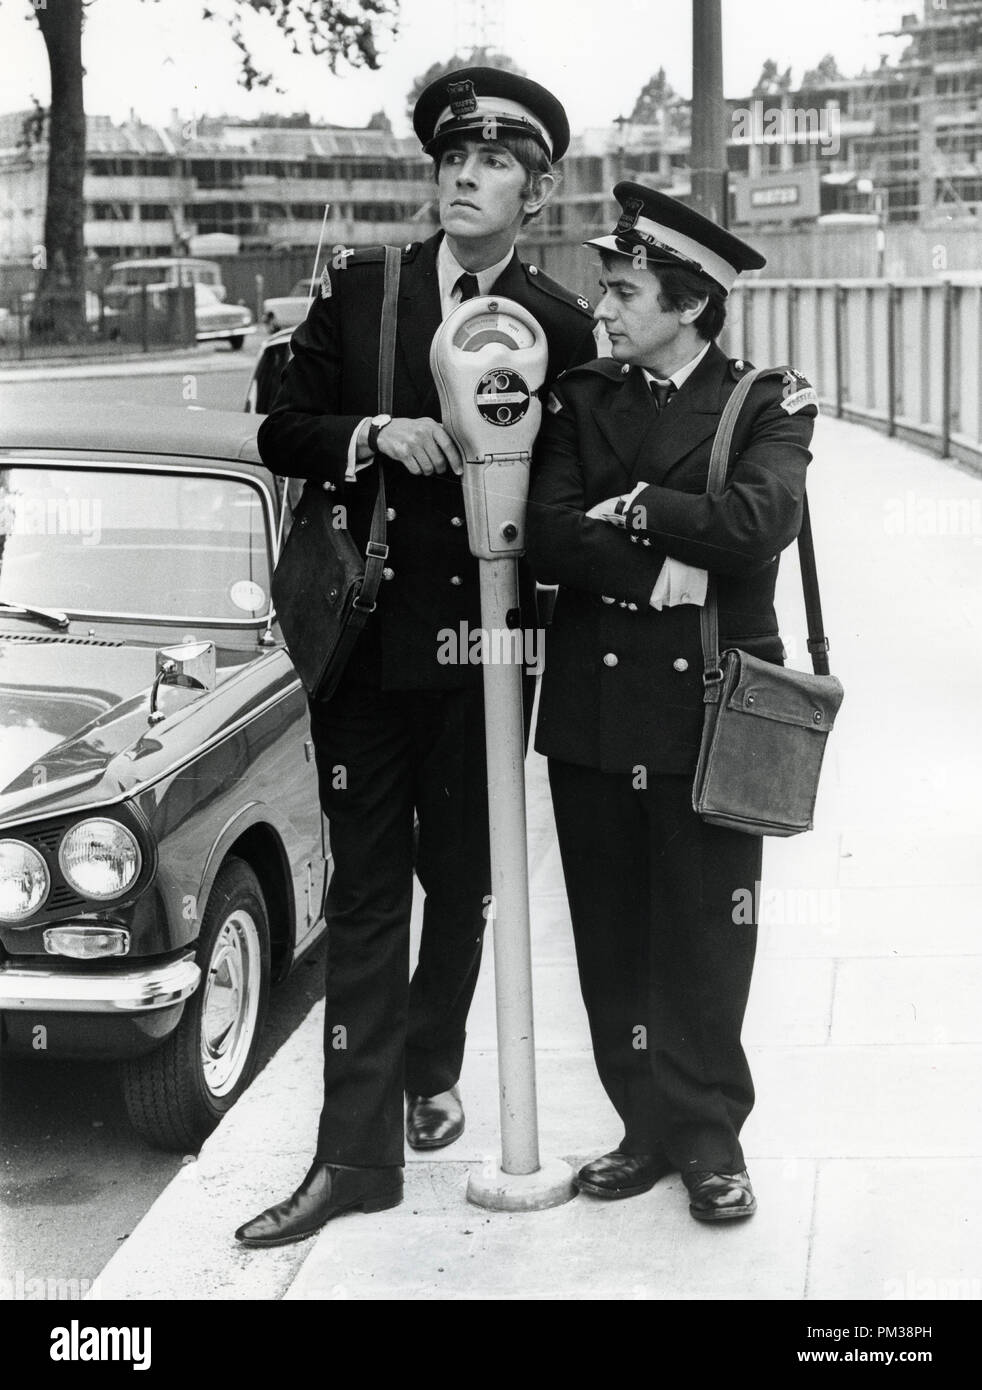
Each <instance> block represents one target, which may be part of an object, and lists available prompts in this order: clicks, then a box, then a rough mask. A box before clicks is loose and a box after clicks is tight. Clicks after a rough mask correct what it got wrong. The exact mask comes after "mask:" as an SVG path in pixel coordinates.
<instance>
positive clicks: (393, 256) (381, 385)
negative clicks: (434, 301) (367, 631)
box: [354, 246, 402, 614]
mask: <svg viewBox="0 0 982 1390" xmlns="http://www.w3.org/2000/svg"><path fill="white" fill-rule="evenodd" d="M401 268H402V252H401V251H400V249H399V247H398V246H387V247H386V248H385V271H384V280H383V289H382V320H381V324H380V326H379V343H378V408H379V414H384V415H388V414H389V412H390V411H391V409H392V378H393V375H394V373H395V361H396V309H397V306H398V302H399V272H400V270H401ZM385 536H386V526H385V470H384V467H383V465H382V464H381V463H379V465H378V494H377V495H376V498H375V508H374V510H373V512H372V527H371V531H370V533H369V537H368V545H367V546H366V547H365V578H364V579H363V580H362V585H361V589H360V590H359V593H358V597H357V598H356V599H355V602H354V606H355V608H357V609H360V610H361V611H362V612H363V613H366V614H367V613H371V612H372V611H373V609H374V608H375V603H376V600H377V598H378V591H379V585H380V584H381V582H382V569H383V567H384V565H385V562H386V560H387V559H388V558H389V547H388V545H387V544H386V540H385Z"/></svg>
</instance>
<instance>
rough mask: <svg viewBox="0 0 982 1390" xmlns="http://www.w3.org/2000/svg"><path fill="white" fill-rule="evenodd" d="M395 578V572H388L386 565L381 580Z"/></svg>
mask: <svg viewBox="0 0 982 1390" xmlns="http://www.w3.org/2000/svg"><path fill="white" fill-rule="evenodd" d="M395 577H396V572H395V570H390V569H389V567H388V565H386V567H385V569H384V570H383V571H382V578H383V579H395Z"/></svg>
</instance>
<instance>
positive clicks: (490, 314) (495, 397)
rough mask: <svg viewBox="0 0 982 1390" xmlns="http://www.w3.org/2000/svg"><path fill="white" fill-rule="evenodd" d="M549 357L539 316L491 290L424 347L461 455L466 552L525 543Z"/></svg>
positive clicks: (518, 547)
mask: <svg viewBox="0 0 982 1390" xmlns="http://www.w3.org/2000/svg"><path fill="white" fill-rule="evenodd" d="M548 357H549V349H548V343H547V341H546V335H545V332H544V331H543V329H542V326H541V324H540V323H539V322H538V320H537V319H535V318H534V317H533V316H532V315H531V314H530V313H529V311H528V310H527V309H525V308H523V307H522V306H521V305H520V304H516V303H515V302H514V301H512V300H510V299H502V298H497V297H495V296H494V295H490V296H489V295H484V296H480V297H478V298H475V299H468V300H465V301H464V303H462V304H460V305H458V306H457V308H456V309H454V311H453V313H451V314H449V315H448V316H447V318H446V319H444V321H443V323H442V324H441V326H440V328H439V329H438V331H437V333H436V335H435V336H434V338H433V343H432V345H431V347H430V370H431V371H432V374H433V379H434V381H435V382H436V386H437V391H438V393H439V396H440V407H441V418H442V421H443V427H444V429H445V430H446V431H447V433H448V434H450V435H451V436H452V438H453V440H454V442H455V443H456V445H457V447H458V448H459V450H460V453H461V457H462V458H463V460H464V477H463V485H464V505H465V508H466V510H467V528H468V538H469V540H470V546H471V551H472V552H473V554H475V555H478V556H480V557H481V558H484V559H492V558H497V557H499V556H501V555H506V554H520V553H521V552H522V551H523V550H524V548H525V507H526V499H527V497H528V476H529V461H530V458H531V453H532V445H533V444H534V443H535V437H536V435H537V434H538V431H539V425H540V423H541V420H542V403H541V400H540V392H541V388H542V385H543V383H544V381H545V375H546V367H547V363H548Z"/></svg>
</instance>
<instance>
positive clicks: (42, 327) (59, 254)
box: [31, 0, 86, 343]
mask: <svg viewBox="0 0 982 1390" xmlns="http://www.w3.org/2000/svg"><path fill="white" fill-rule="evenodd" d="M35 14H36V15H37V21H38V24H39V26H40V29H41V34H42V37H43V38H44V45H45V48H46V49H47V50H48V64H49V66H50V69H51V107H50V112H49V119H48V201H47V207H46V209H45V214H44V245H43V247H41V248H40V249H39V250H38V252H37V253H36V255H35V264H36V265H37V266H38V268H39V269H40V271H41V276H40V280H39V283H38V287H37V292H36V297H35V301H34V308H33V311H32V314H31V337H32V339H35V340H38V341H43V342H52V343H71V342H78V341H79V340H80V339H83V338H84V337H85V336H86V323H85V235H84V219H85V201H84V198H83V191H82V190H83V183H84V180H85V104H84V100H83V96H82V0H49V3H47V4H45V5H43V6H38V7H37V8H36V9H35Z"/></svg>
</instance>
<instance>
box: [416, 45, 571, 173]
mask: <svg viewBox="0 0 982 1390" xmlns="http://www.w3.org/2000/svg"><path fill="white" fill-rule="evenodd" d="M413 129H414V130H415V132H416V134H417V136H418V137H419V140H420V143H421V144H422V146H423V150H424V152H425V153H426V154H437V153H439V150H440V147H441V145H443V144H444V143H446V141H447V140H448V139H453V138H454V137H456V136H470V137H472V138H474V137H477V136H480V137H481V138H483V139H486V140H494V139H495V138H496V134H492V133H490V132H497V131H502V132H505V133H507V134H509V135H527V136H529V137H530V138H531V139H532V140H534V141H535V142H536V144H538V145H539V146H540V147H541V149H542V150H543V151H544V152H545V154H546V155H547V156H548V158H549V159H550V160H551V161H552V162H553V163H554V162H555V161H556V160H559V159H562V157H563V155H564V154H565V153H566V151H567V149H568V148H569V121H568V120H567V118H566V112H565V111H564V109H563V105H562V102H560V101H559V100H558V98H556V97H554V96H553V94H552V92H550V91H547V90H546V88H545V87H541V86H540V85H539V83H538V82H533V81H532V80H531V78H528V77H519V76H518V74H517V73H514V72H502V71H500V70H499V69H498V68H458V69H457V70H456V71H455V72H448V73H445V74H444V76H443V77H438V78H437V80H436V81H435V82H431V83H430V85H429V86H428V87H426V88H424V90H423V91H422V92H421V93H420V96H419V99H418V100H417V102H416V106H415V109H414V111H413Z"/></svg>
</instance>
